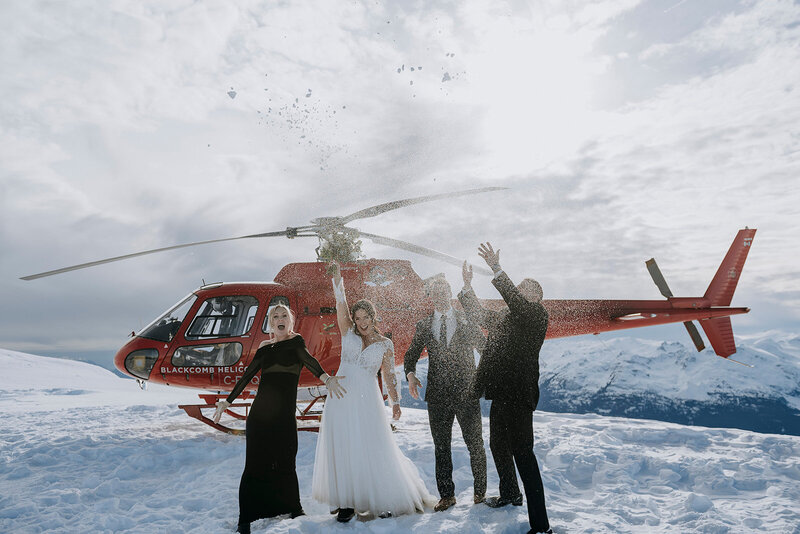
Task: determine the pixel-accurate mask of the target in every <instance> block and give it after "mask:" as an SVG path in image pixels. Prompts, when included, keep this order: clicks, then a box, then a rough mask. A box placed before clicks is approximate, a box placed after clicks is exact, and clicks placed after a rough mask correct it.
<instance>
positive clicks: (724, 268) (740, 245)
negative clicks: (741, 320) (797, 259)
mask: <svg viewBox="0 0 800 534" xmlns="http://www.w3.org/2000/svg"><path fill="white" fill-rule="evenodd" d="M755 234H756V231H755V229H752V230H751V229H749V228H745V229H744V230H739V233H737V234H736V237H735V238H734V240H733V243H732V244H731V248H729V249H728V253H727V254H726V255H725V259H723V260H722V263H721V264H720V266H719V269H717V274H715V275H714V278H713V279H712V280H711V283H710V284H709V285H708V289H706V294H705V295H703V298H704V299H708V300H709V302H710V303H711V305H712V306H730V304H731V299H732V298H733V292H734V291H736V284H737V283H738V282H739V275H740V274H741V273H742V267H744V261H745V260H746V259H747V253H748V252H750V245H751V244H752V243H753V236H754V235H755ZM704 329H705V327H704Z"/></svg>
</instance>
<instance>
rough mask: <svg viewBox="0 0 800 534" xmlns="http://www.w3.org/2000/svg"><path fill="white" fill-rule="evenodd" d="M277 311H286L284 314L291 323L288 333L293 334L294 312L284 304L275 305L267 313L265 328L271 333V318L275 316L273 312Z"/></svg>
mask: <svg viewBox="0 0 800 534" xmlns="http://www.w3.org/2000/svg"><path fill="white" fill-rule="evenodd" d="M279 309H283V310H286V314H287V315H288V316H289V320H290V321H291V322H292V324H291V325H290V326H289V331H290V332H294V312H293V311H292V310H291V309H290V308H289V306H287V305H286V304H276V305H274V306H272V307H271V308H270V309H269V311H268V312H267V326H268V327H269V331H270V332H272V316H273V315H275V312H276V311H278V310H279ZM273 333H274V332H273Z"/></svg>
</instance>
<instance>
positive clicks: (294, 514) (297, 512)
mask: <svg viewBox="0 0 800 534" xmlns="http://www.w3.org/2000/svg"><path fill="white" fill-rule="evenodd" d="M301 515H306V513H305V512H304V511H303V509H302V508H300V509H299V510H295V511H294V512H292V519H294V518H295V517H300V516H301Z"/></svg>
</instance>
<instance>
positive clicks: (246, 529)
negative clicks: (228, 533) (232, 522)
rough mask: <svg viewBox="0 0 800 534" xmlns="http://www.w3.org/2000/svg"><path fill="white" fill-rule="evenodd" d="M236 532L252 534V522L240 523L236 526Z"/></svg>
mask: <svg viewBox="0 0 800 534" xmlns="http://www.w3.org/2000/svg"><path fill="white" fill-rule="evenodd" d="M236 532H238V533H239V534H250V523H239V526H237V527H236Z"/></svg>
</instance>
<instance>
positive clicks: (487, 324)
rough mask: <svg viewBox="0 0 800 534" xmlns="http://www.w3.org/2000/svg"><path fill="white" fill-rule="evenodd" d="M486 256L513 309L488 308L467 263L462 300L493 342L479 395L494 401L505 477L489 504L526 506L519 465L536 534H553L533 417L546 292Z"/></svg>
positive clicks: (497, 451)
mask: <svg viewBox="0 0 800 534" xmlns="http://www.w3.org/2000/svg"><path fill="white" fill-rule="evenodd" d="M478 255H479V256H481V257H482V258H483V259H484V260H485V261H486V263H487V264H488V265H489V267H491V269H492V271H493V272H494V273H495V275H494V279H493V280H492V284H494V286H495V287H496V288H497V290H498V291H499V292H500V295H502V297H503V300H504V301H505V302H506V304H507V305H508V309H506V310H503V311H501V312H497V311H492V310H488V309H485V308H483V307H482V306H481V305H480V304H479V303H478V299H477V297H476V296H475V292H474V291H473V290H472V267H468V266H467V263H466V262H464V268H463V276H464V289H463V290H462V291H461V293H459V295H458V298H459V300H460V301H461V304H462V305H463V306H464V309H465V310H466V312H467V315H468V316H470V317H472V318H474V319H475V320H476V321H478V323H479V324H480V325H481V326H483V327H484V328H486V329H487V330H488V332H489V337H488V339H487V341H486V349H485V350H484V351H483V353H482V356H481V360H480V363H479V364H478V370H477V373H476V376H475V384H474V387H473V390H474V391H473V393H474V394H475V395H476V396H477V397H481V396H485V397H486V399H487V400H491V401H492V407H491V409H490V411H489V447H490V448H491V450H492V456H493V457H494V465H495V468H496V469H497V474H498V476H499V478H500V496H499V497H491V498H488V499H486V504H488V505H489V506H491V507H493V508H497V507H500V506H505V505H507V504H514V505H516V506H521V505H522V494H521V493H520V491H519V484H517V474H516V472H515V471H514V464H515V463H516V467H517V470H518V471H519V475H520V478H522V484H523V486H524V487H525V496H526V498H527V500H528V518H529V521H530V525H531V530H530V532H552V531H551V530H550V522H549V521H548V519H547V510H546V509H545V500H544V487H543V485H542V476H541V474H540V473H539V466H538V464H537V463H536V455H535V454H534V453H533V412H534V410H536V405H537V403H538V402H539V349H540V348H541V346H542V342H543V341H544V337H545V334H546V332H547V320H548V316H547V311H546V310H545V308H544V306H543V305H542V287H541V286H540V285H539V283H538V282H537V281H536V280H533V279H532V278H526V279H525V280H523V281H522V282H521V283H520V284H519V285H518V286H516V287H515V286H514V283H513V282H512V281H511V279H510V278H509V277H508V276H507V275H506V274H505V273H504V272H503V270H502V269H501V268H500V251H499V250H498V251H497V252H495V251H494V249H493V248H492V245H491V244H490V243H486V244H481V245H480V247H479V249H478Z"/></svg>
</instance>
